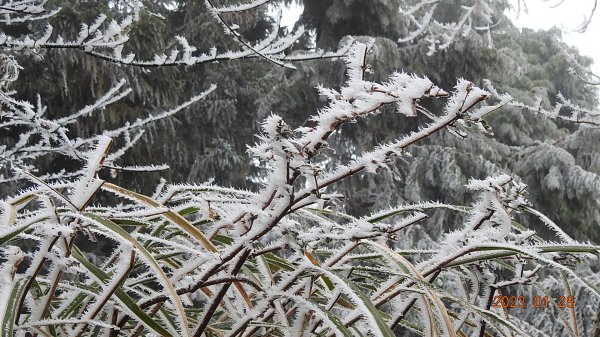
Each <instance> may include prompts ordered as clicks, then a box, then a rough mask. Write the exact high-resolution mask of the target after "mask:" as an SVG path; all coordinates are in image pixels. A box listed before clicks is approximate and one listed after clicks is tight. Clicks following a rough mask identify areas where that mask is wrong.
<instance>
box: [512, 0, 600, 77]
mask: <svg viewBox="0 0 600 337" xmlns="http://www.w3.org/2000/svg"><path fill="white" fill-rule="evenodd" d="M516 1H517V0H513V3H515V4H516ZM560 2H561V1H560V0H526V4H527V8H528V13H523V12H521V13H520V14H519V17H518V18H516V17H515V16H516V14H517V13H516V10H515V11H512V12H507V13H506V14H507V15H508V16H509V17H510V18H511V19H512V20H513V23H514V24H515V25H516V26H517V27H527V28H533V29H549V28H552V27H554V26H556V27H558V28H560V29H561V30H562V31H563V41H564V42H565V43H567V44H569V45H573V46H575V47H577V48H578V49H579V53H580V54H582V55H585V56H590V57H592V58H593V59H594V60H595V62H594V65H593V66H592V69H593V71H594V73H596V74H600V44H599V43H598V42H599V39H600V8H598V9H597V10H596V13H595V14H594V17H593V18H592V23H591V24H590V25H589V26H588V29H587V31H586V32H585V33H577V32H575V29H576V28H577V27H579V25H580V24H581V23H582V22H583V21H584V19H585V18H586V17H588V16H589V15H590V13H591V11H592V8H593V7H594V0H564V1H563V3H562V4H561V5H560V6H558V7H555V8H552V6H554V5H557V4H559V3H560ZM599 7H600V4H599Z"/></svg>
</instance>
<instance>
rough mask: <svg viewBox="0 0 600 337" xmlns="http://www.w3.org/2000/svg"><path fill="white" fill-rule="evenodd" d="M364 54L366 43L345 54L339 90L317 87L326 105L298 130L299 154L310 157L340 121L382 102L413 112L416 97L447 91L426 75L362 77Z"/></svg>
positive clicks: (363, 114)
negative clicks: (310, 123) (378, 79)
mask: <svg viewBox="0 0 600 337" xmlns="http://www.w3.org/2000/svg"><path fill="white" fill-rule="evenodd" d="M366 58H367V46H366V45H364V44H358V43H357V44H355V45H354V46H353V47H352V48H351V49H350V51H349V52H348V56H346V64H347V66H348V81H347V83H346V85H345V86H344V87H343V88H342V89H341V90H340V91H339V92H337V91H335V90H333V89H325V88H323V87H319V92H320V94H321V95H324V96H326V97H327V98H328V100H329V105H328V106H327V107H326V108H324V109H323V110H321V111H320V112H319V114H318V115H316V116H314V117H312V118H311V120H312V121H313V122H314V123H315V124H316V125H315V126H314V127H311V128H302V129H300V130H298V131H300V132H301V133H303V136H302V137H301V138H300V139H299V140H298V142H299V143H300V144H301V145H302V153H303V155H305V156H307V157H309V158H310V157H314V156H315V155H317V154H318V152H319V149H320V148H321V147H323V146H325V145H326V144H327V142H326V140H327V138H328V137H329V136H330V135H331V133H332V132H333V131H334V130H335V129H337V128H338V127H339V126H340V125H341V124H343V123H346V122H352V121H355V120H356V119H357V118H365V117H367V116H369V115H371V114H378V113H379V109H380V108H382V107H383V106H384V105H387V104H391V103H396V104H397V106H398V111H399V112H401V113H403V114H405V115H408V116H415V114H416V110H417V105H416V104H417V100H418V99H421V98H426V97H443V96H446V95H447V93H446V92H445V91H444V90H442V89H440V88H438V87H437V86H435V85H434V84H433V83H432V82H431V81H430V80H429V79H427V78H424V77H417V76H415V75H408V74H405V73H394V74H393V75H392V76H390V79H389V82H387V83H375V82H371V81H366V80H365V79H364V76H365V73H366V72H367V71H368V70H369V68H370V66H369V65H368V64H367V63H366Z"/></svg>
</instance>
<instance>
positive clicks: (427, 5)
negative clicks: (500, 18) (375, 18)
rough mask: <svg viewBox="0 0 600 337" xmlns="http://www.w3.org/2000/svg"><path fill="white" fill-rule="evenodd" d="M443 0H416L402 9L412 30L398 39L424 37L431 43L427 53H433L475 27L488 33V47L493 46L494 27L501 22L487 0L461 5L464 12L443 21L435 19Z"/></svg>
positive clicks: (485, 33)
mask: <svg viewBox="0 0 600 337" xmlns="http://www.w3.org/2000/svg"><path fill="white" fill-rule="evenodd" d="M442 1H443V0H442ZM440 2H441V0H421V1H418V2H417V3H416V4H415V3H414V1H413V2H412V4H411V5H409V6H410V7H407V8H405V9H404V10H402V11H401V13H403V14H404V15H405V17H406V20H407V21H408V25H409V27H411V30H412V31H411V32H410V33H408V35H407V36H406V37H403V38H401V39H400V40H399V42H401V43H404V42H411V41H414V40H417V39H421V38H422V39H424V41H425V42H426V43H427V44H428V45H429V52H428V55H433V53H435V52H436V51H438V50H443V49H446V48H448V47H449V46H450V45H451V44H452V43H454V41H455V40H457V38H458V37H460V36H461V35H466V34H469V33H470V32H471V31H473V30H475V31H479V32H482V35H485V36H486V38H487V40H488V47H490V48H492V47H493V41H492V35H491V29H492V28H493V27H494V26H496V25H497V24H498V22H496V21H495V20H494V15H495V12H494V9H493V8H492V7H491V6H490V5H489V4H488V1H484V0H474V1H469V3H470V5H464V6H461V10H462V11H461V12H460V14H458V16H457V17H455V18H452V19H453V20H452V19H451V22H444V23H442V22H439V21H437V19H436V14H437V13H438V12H437V10H438V5H439V4H440ZM409 3H411V2H410V1H409ZM454 6H457V7H458V5H454ZM440 8H442V7H440Z"/></svg>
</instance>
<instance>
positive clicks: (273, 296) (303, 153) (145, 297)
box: [0, 43, 600, 336]
mask: <svg viewBox="0 0 600 337" xmlns="http://www.w3.org/2000/svg"><path fill="white" fill-rule="evenodd" d="M367 50H368V46H366V45H363V44H358V43H357V44H354V45H353V46H352V47H351V49H350V51H349V53H348V55H347V56H346V63H347V69H348V70H347V77H348V79H347V82H346V84H345V85H344V86H343V87H342V88H341V89H339V90H333V89H328V88H319V91H320V94H321V95H324V96H325V97H327V99H328V101H329V104H328V105H327V106H326V107H325V108H324V109H322V110H321V111H319V112H318V113H317V114H315V115H314V116H313V117H312V118H311V121H310V123H308V124H307V126H304V127H299V128H292V127H291V126H289V125H287V124H286V123H285V122H284V121H283V119H282V118H280V117H278V116H275V115H272V116H269V117H268V118H267V119H266V120H265V121H264V122H263V124H262V130H263V132H262V134H261V135H260V137H259V142H258V143H257V144H256V145H254V146H252V147H250V148H249V152H250V153H251V154H253V155H254V156H255V157H256V158H257V159H258V160H259V161H260V162H261V163H262V164H261V165H262V166H263V167H264V168H266V169H267V174H266V177H265V179H264V182H265V183H264V184H263V185H262V187H261V188H260V189H259V190H257V191H246V190H238V189H234V188H225V187H220V186H215V185H212V184H210V183H207V184H200V185H166V184H161V185H159V186H157V188H156V192H155V193H154V194H153V195H151V196H145V195H141V194H138V193H136V192H134V191H131V190H128V189H125V188H123V187H120V186H118V185H115V184H113V183H111V182H110V181H107V180H105V179H100V178H99V176H98V171H99V170H100V169H101V168H102V167H103V166H105V165H107V163H110V162H111V160H112V158H113V156H115V155H116V154H119V153H120V151H119V150H111V149H110V145H111V142H112V140H111V135H110V134H106V135H103V136H98V137H95V138H93V140H88V141H87V143H86V144H84V145H85V146H82V147H75V148H77V149H78V150H77V151H78V152H77V156H78V157H80V158H82V159H83V161H84V162H85V165H84V166H83V168H82V169H81V170H80V171H78V172H76V173H74V174H72V175H68V176H64V177H63V178H64V179H62V180H60V181H58V182H56V181H55V182H48V181H47V180H45V179H40V178H39V177H35V176H34V175H33V174H32V173H29V172H27V170H29V168H27V167H24V169H21V170H20V171H19V172H20V174H21V176H23V177H26V178H27V179H29V180H30V181H31V182H32V187H31V188H29V189H27V190H24V191H21V192H19V193H17V194H15V195H14V196H11V197H8V198H6V199H4V200H2V201H1V202H0V212H1V213H0V215H1V217H0V224H1V227H0V244H1V251H2V259H3V263H2V267H1V272H0V284H1V290H0V293H1V296H2V297H1V298H3V299H5V300H4V301H2V303H0V308H1V309H0V317H2V330H1V331H2V335H3V336H12V335H13V333H16V334H17V335H25V333H26V332H29V333H31V334H34V335H43V336H116V335H123V336H139V335H145V336H153V335H161V336H201V335H205V336H251V335H259V336H267V335H276V336H281V335H283V336H308V335H311V334H316V335H320V336H337V335H340V336H367V335H369V336H371V335H372V336H394V335H395V332H397V333H401V332H402V331H414V332H416V333H418V334H423V335H425V336H440V335H443V336H462V335H476V336H484V335H505V336H511V335H534V336H535V335H538V332H537V330H536V328H534V327H532V325H531V322H527V321H526V320H520V319H519V317H520V316H515V315H513V314H512V311H511V312H509V311H508V310H507V309H506V308H502V306H500V307H499V308H495V307H494V303H495V302H496V301H497V300H495V298H496V297H498V296H502V294H505V293H504V292H503V291H505V290H506V289H510V288H509V287H510V286H513V285H524V286H527V287H534V288H535V287H537V288H536V289H537V290H538V291H539V292H540V295H543V296H545V295H548V299H547V300H546V301H547V304H546V305H547V307H548V309H547V310H550V311H551V312H554V313H556V314H557V315H558V316H559V317H560V318H561V320H562V322H563V323H564V326H565V331H568V333H569V334H570V335H573V336H577V335H579V334H580V332H579V323H578V322H579V320H580V319H581V314H580V313H578V312H577V309H576V308H575V307H574V306H563V305H562V304H561V303H560V301H559V299H558V298H556V296H554V295H553V294H554V293H551V292H552V291H559V292H560V293H561V294H563V295H564V296H567V297H568V296H572V295H571V289H572V288H573V287H576V288H577V289H582V290H581V291H584V292H585V293H587V294H588V295H589V296H593V297H596V298H597V297H598V296H600V291H599V289H598V287H597V281H593V279H586V278H585V277H583V276H581V275H580V274H579V273H576V272H575V271H574V270H575V269H574V268H573V264H574V263H577V262H578V261H584V260H585V259H587V258H588V257H593V256H594V255H596V254H598V252H599V250H600V247H596V246H592V245H589V244H583V243H579V242H576V241H574V240H573V239H571V238H570V237H569V236H568V235H567V234H565V233H564V232H563V231H562V230H561V229H560V228H559V227H558V226H557V225H556V224H554V223H553V222H552V221H550V220H549V219H548V218H547V217H545V216H544V215H543V214H541V213H539V212H538V211H536V210H535V208H534V207H533V206H532V205H530V203H529V202H528V201H527V198H526V186H525V185H523V184H522V183H519V182H518V181H516V180H515V179H513V178H511V177H510V176H509V175H505V174H501V175H498V176H494V177H489V178H487V179H483V180H471V181H470V182H469V184H468V186H466V188H468V189H469V190H471V191H472V193H473V194H474V195H475V196H476V201H475V202H474V204H472V205H447V204H440V203H435V202H430V203H421V204H413V205H399V206H393V207H390V208H389V209H385V210H381V211H378V212H376V213H373V214H371V215H368V216H364V217H353V216H350V215H348V214H344V213H343V212H340V211H339V210H338V209H337V208H335V207H329V205H331V204H332V203H335V201H336V200H337V199H339V198H342V197H343V196H342V195H339V194H337V193H336V192H335V184H336V183H338V182H340V181H343V180H344V179H346V178H348V177H349V176H352V175H355V174H363V173H364V174H376V173H377V172H379V171H380V170H385V169H387V168H388V164H390V162H391V160H392V159H393V158H395V157H398V156H403V157H406V158H407V160H410V155H409V151H410V148H411V146H413V145H415V144H418V143H419V142H422V141H423V140H425V139H427V138H428V137H430V136H431V135H433V134H435V133H438V132H445V131H446V130H448V131H450V132H452V133H454V134H455V135H457V136H459V137H462V138H464V137H467V136H468V135H469V133H471V132H480V131H481V132H487V133H489V132H490V131H491V130H490V129H489V127H488V126H487V124H486V123H485V121H484V119H483V118H484V117H485V116H486V115H488V114H489V113H492V112H494V111H496V110H498V109H500V108H501V107H502V106H503V105H506V104H508V103H509V102H510V100H511V98H510V97H509V96H507V95H500V94H497V93H494V95H492V94H491V93H489V92H487V91H485V90H483V89H480V88H478V87H476V86H475V85H473V84H472V83H470V82H468V81H466V80H463V79H460V80H458V82H457V84H456V87H455V88H454V89H453V90H451V91H449V92H447V91H445V90H443V89H441V88H438V87H437V86H436V85H435V84H434V83H432V82H431V81H429V80H428V79H427V78H422V77H419V76H415V75H409V74H405V73H394V74H392V75H391V76H390V77H389V80H388V81H387V82H385V83H375V82H370V81H368V80H367V79H366V74H368V72H369V70H370V66H369V65H368V64H367V63H366V59H367V57H366V55H367ZM207 93H208V92H207ZM205 94H206V93H205ZM114 95H115V94H112V96H114ZM112 96H110V97H112ZM494 97H495V98H494ZM3 99H5V100H10V96H5V97H4V98H3ZM434 99H445V100H446V104H445V107H444V108H443V111H439V112H432V111H429V110H427V109H426V108H425V106H426V102H427V101H428V100H434ZM13 104H17V103H13ZM23 104H25V103H23ZM23 104H21V105H19V108H18V109H17V108H14V109H13V110H14V111H15V113H17V111H22V110H26V109H28V107H29V106H28V105H26V104H25V105H23ZM386 105H395V106H396V108H397V111H398V112H399V113H401V114H403V115H404V116H400V115H399V117H398V118H409V117H414V116H417V115H421V114H423V115H425V116H427V117H428V118H429V119H430V121H429V123H428V124H426V125H423V126H422V127H421V128H420V129H419V130H418V131H415V132H412V133H410V134H407V135H399V137H398V138H397V139H396V140H395V141H392V142H389V143H385V144H380V145H379V146H377V147H375V148H373V149H371V150H370V151H368V152H365V153H359V154H356V156H355V158H353V159H352V161H351V162H350V163H347V164H343V165H342V164H336V163H335V156H334V155H332V154H331V153H332V151H331V150H332V149H329V148H328V139H329V138H330V137H332V136H333V135H334V134H336V131H337V130H338V129H339V128H340V127H341V126H342V125H343V124H346V123H352V122H355V121H356V120H358V119H361V118H376V117H374V116H375V115H377V114H379V113H380V108H382V107H383V106H386ZM15 107H16V105H15ZM32 109H33V108H32ZM42 110H43V109H42ZM31 113H32V116H39V115H41V113H36V112H35V110H34V111H32V112H31ZM498 113H501V112H498ZM30 120H31V119H30ZM40 127H41V128H43V125H42V124H36V126H35V128H34V129H36V130H38V129H40ZM60 129H61V125H56V126H55V127H54V128H52V130H60ZM48 137H49V138H48V139H50V142H49V144H55V142H53V141H52V139H55V138H52V137H58V138H56V139H60V133H52V132H50V133H49V136H48ZM56 141H57V142H58V141H59V140H56ZM60 149H64V148H63V147H61V148H60ZM69 151H70V150H69ZM20 165H21V166H24V165H25V164H20ZM17 169H18V167H17ZM98 194H102V195H105V196H111V199H112V200H113V201H114V202H113V203H112V204H111V205H107V206H103V205H96V204H94V203H93V202H92V201H93V200H94V197H95V196H96V195H98ZM115 205H116V206H115ZM439 208H443V209H446V210H450V211H453V212H458V213H461V214H464V217H463V218H464V219H465V220H464V222H463V223H457V224H455V225H454V226H453V228H455V229H454V230H453V231H452V232H450V233H445V234H443V235H440V236H439V239H438V241H437V242H436V243H435V244H434V245H433V246H432V247H431V248H430V249H427V250H423V249H402V250H401V249H398V248H396V247H398V246H399V245H398V243H400V242H402V243H403V244H406V237H405V233H406V230H407V229H409V228H411V227H414V226H418V225H419V224H420V225H425V224H426V222H425V220H426V219H427V218H428V216H429V215H430V214H431V212H432V211H434V210H436V209H439ZM516 213H526V214H529V215H530V216H534V217H537V218H539V219H541V220H542V221H543V222H544V223H545V224H546V225H547V226H548V227H549V228H550V229H552V230H553V231H554V232H555V233H556V240H559V241H557V242H548V241H545V240H542V239H541V238H540V237H538V236H537V235H536V234H535V233H534V232H533V231H531V230H528V229H527V228H525V227H523V226H521V225H520V224H519V223H518V222H516V221H515V217H514V216H515V214H516ZM459 218H460V217H459ZM77 237H83V238H90V240H91V239H92V238H93V237H102V238H104V239H106V240H111V241H113V242H114V244H115V247H116V248H115V249H114V250H113V251H111V252H107V255H106V256H105V257H101V258H100V259H99V260H98V261H92V260H90V259H89V258H88V256H87V255H86V251H89V247H86V246H85V245H84V246H82V245H80V244H78V242H79V241H78V240H76V238H77ZM23 243H30V244H29V246H33V247H35V248H34V249H33V250H31V251H27V250H22V249H21V248H19V247H23ZM540 278H547V279H550V280H556V279H558V278H560V279H562V280H563V282H562V283H561V284H557V283H552V282H546V283H544V284H545V285H546V286H547V285H554V287H556V288H555V289H548V288H544V287H542V286H541V283H540ZM505 295H506V294H505ZM523 300H524V299H523ZM527 305H528V306H531V305H532V301H530V302H528V303H527ZM540 313H541V314H542V313H543V312H542V311H540ZM545 314H546V315H548V316H547V317H551V314H550V312H548V311H546V313H545Z"/></svg>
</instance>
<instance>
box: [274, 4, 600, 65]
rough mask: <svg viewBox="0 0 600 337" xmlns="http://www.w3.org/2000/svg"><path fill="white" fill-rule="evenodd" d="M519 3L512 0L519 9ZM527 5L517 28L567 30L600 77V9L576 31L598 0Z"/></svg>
mask: <svg viewBox="0 0 600 337" xmlns="http://www.w3.org/2000/svg"><path fill="white" fill-rule="evenodd" d="M517 1H518V0H512V3H513V4H514V6H515V7H516V4H517ZM523 2H524V3H525V4H526V5H527V9H528V12H527V13H524V12H521V13H520V14H519V17H518V18H517V17H516V14H517V13H516V9H515V10H512V11H508V12H507V13H506V14H507V15H508V16H509V17H510V18H511V19H512V20H513V23H514V24H515V25H516V26H517V27H526V28H532V29H549V28H552V27H554V26H556V27H558V28H560V29H561V30H562V31H563V41H564V42H566V43H567V44H569V45H573V46H575V47H577V48H578V49H579V53H580V54H582V55H586V56H590V57H592V58H594V59H595V60H596V62H594V65H593V66H592V70H593V71H594V73H596V74H600V41H599V40H600V8H598V9H597V11H596V13H595V15H594V17H593V19H592V23H591V24H590V25H589V26H588V29H587V31H586V32H585V33H577V32H575V29H576V28H577V27H579V25H580V24H581V23H582V22H583V21H584V19H585V18H586V17H587V16H589V15H590V13H591V11H592V8H593V7H594V0H564V1H562V2H563V3H562V4H561V5H560V6H557V7H555V8H552V7H553V6H555V5H557V4H559V3H560V2H561V0H521V3H523ZM599 7H600V4H599ZM521 9H523V7H522V8H521ZM301 12H302V8H301V7H300V6H298V5H292V6H291V7H290V8H287V9H284V10H283V13H282V20H281V21H282V23H283V24H284V25H293V23H294V22H296V20H297V19H298V16H299V15H300V13H301Z"/></svg>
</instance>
